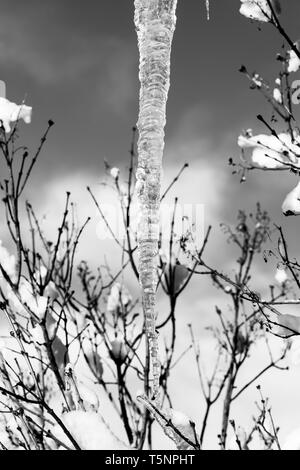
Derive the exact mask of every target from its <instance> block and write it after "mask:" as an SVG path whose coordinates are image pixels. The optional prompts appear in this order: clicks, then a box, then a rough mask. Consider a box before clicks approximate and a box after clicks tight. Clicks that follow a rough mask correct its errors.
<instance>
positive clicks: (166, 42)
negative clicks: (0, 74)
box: [134, 0, 177, 397]
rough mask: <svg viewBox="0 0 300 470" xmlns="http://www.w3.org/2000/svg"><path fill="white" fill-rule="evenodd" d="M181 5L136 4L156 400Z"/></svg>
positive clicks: (168, 1) (143, 236) (145, 278)
mask: <svg viewBox="0 0 300 470" xmlns="http://www.w3.org/2000/svg"><path fill="white" fill-rule="evenodd" d="M176 6H177V0H135V17H134V20H135V26H136V31H137V36H138V46H139V53H140V68H139V78H140V102H139V119H138V123H137V127H138V130H139V141H138V168H137V172H136V180H137V181H136V194H137V198H138V201H139V206H140V210H139V222H138V233H137V237H138V248H139V279H140V284H141V287H142V300H143V311H144V316H145V325H146V334H147V338H148V341H149V347H150V354H151V363H152V378H153V388H152V394H153V397H157V396H158V391H159V377H160V361H159V356H158V337H157V332H156V328H155V322H156V312H155V303H156V288H157V281H158V279H157V264H158V263H157V255H158V240H159V204H160V187H161V173H162V157H163V149H164V127H165V123H166V103H167V98H168V91H169V86H170V56H171V46H172V39H173V34H174V30H175V26H176Z"/></svg>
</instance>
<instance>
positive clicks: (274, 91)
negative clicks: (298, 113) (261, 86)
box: [273, 88, 282, 104]
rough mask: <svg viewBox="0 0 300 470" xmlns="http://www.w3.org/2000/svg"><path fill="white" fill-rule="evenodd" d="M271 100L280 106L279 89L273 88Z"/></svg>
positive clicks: (280, 95)
mask: <svg viewBox="0 0 300 470" xmlns="http://www.w3.org/2000/svg"><path fill="white" fill-rule="evenodd" d="M273 98H274V100H275V101H277V103H279V104H282V94H281V91H280V90H279V88H274V90H273Z"/></svg>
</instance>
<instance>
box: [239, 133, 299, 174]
mask: <svg viewBox="0 0 300 470" xmlns="http://www.w3.org/2000/svg"><path fill="white" fill-rule="evenodd" d="M299 143H300V140H299V136H296V135H295V136H294V142H293V141H292V138H291V136H290V134H289V133H285V132H283V133H280V134H278V137H276V136H275V135H266V134H260V135H256V136H253V135H252V134H251V133H249V132H248V133H246V135H240V136H239V138H238V145H239V147H241V148H242V149H247V148H249V149H253V150H252V156H251V159H252V164H253V166H255V167H258V168H262V169H273V170H275V169H276V170H284V169H286V168H287V165H288V164H289V163H292V164H293V165H294V166H297V165H299V164H298V156H300V147H299ZM297 144H298V145H297Z"/></svg>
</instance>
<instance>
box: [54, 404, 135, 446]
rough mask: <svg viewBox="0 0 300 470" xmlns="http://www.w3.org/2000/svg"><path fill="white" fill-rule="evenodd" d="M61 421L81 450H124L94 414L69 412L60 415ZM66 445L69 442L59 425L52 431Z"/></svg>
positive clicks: (89, 412) (69, 443) (69, 444)
mask: <svg viewBox="0 0 300 470" xmlns="http://www.w3.org/2000/svg"><path fill="white" fill-rule="evenodd" d="M61 419H62V421H63V423H64V425H65V426H66V427H67V429H68V430H69V431H70V433H71V435H72V436H73V438H74V439H75V440H76V442H77V443H78V445H79V447H80V448H81V449H82V450H122V449H124V450H125V449H126V448H125V446H123V445H122V444H121V443H120V442H119V441H118V440H117V439H116V438H115V437H114V436H113V435H112V434H111V433H110V431H109V430H108V429H107V427H106V426H105V424H104V423H103V422H102V420H101V418H100V416H99V415H98V414H97V413H96V412H92V411H88V412H84V411H71V412H70V413H65V414H63V415H62V418H61ZM52 432H53V434H54V436H56V437H57V438H58V439H60V440H61V441H62V442H63V443H65V444H66V445H68V446H70V447H72V444H71V442H70V441H69V439H68V437H67V436H66V435H65V433H64V431H63V430H62V429H61V427H60V426H59V425H57V426H55V428H54V430H53V431H52Z"/></svg>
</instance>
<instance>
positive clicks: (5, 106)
mask: <svg viewBox="0 0 300 470" xmlns="http://www.w3.org/2000/svg"><path fill="white" fill-rule="evenodd" d="M31 116H32V108H31V107H30V106H26V105H25V104H21V105H17V104H15V103H12V102H10V101H9V100H7V99H6V98H1V97H0V120H1V121H2V124H3V127H4V130H5V132H7V133H8V132H10V131H11V123H13V122H16V121H18V120H19V119H23V121H24V122H25V123H26V124H29V123H30V122H31Z"/></svg>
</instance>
